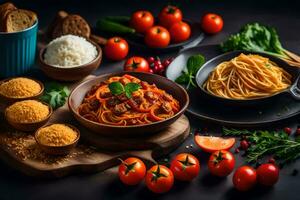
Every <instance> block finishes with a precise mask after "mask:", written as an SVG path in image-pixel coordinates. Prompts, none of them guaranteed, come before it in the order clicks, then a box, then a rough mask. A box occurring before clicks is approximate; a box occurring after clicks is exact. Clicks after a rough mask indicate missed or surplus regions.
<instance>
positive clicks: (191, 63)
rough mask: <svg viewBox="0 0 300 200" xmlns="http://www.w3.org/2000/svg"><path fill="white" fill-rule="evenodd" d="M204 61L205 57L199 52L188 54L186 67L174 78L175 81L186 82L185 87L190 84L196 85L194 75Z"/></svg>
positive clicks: (188, 86)
mask: <svg viewBox="0 0 300 200" xmlns="http://www.w3.org/2000/svg"><path fill="white" fill-rule="evenodd" d="M204 63H205V58H204V56H203V55H201V54H197V55H193V56H190V57H189V58H188V60H187V65H186V69H184V70H183V71H182V74H181V75H180V76H179V77H178V78H177V79H176V80H175V82H176V83H179V84H186V85H187V86H186V88H187V89H189V88H190V86H193V87H196V84H195V82H194V80H195V76H196V74H197V72H198V70H199V69H200V68H201V66H202V65H203V64H204Z"/></svg>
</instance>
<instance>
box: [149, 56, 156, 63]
mask: <svg viewBox="0 0 300 200" xmlns="http://www.w3.org/2000/svg"><path fill="white" fill-rule="evenodd" d="M147 61H148V63H153V62H154V61H155V58H154V57H149V58H148V59H147Z"/></svg>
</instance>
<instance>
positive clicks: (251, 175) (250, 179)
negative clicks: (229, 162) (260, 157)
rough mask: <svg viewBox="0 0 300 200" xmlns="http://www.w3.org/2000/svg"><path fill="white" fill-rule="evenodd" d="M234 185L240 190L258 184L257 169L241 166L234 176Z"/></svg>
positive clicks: (245, 189)
mask: <svg viewBox="0 0 300 200" xmlns="http://www.w3.org/2000/svg"><path fill="white" fill-rule="evenodd" d="M232 182H233V185H234V187H235V188H236V189H237V190H240V191H247V190H250V189H251V188H253V187H254V185H255V184H256V171H255V169H253V168H252V167H250V166H242V167H239V168H238V169H237V170H236V171H235V173H234V175H233V178H232Z"/></svg>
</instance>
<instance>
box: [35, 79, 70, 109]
mask: <svg viewBox="0 0 300 200" xmlns="http://www.w3.org/2000/svg"><path fill="white" fill-rule="evenodd" d="M69 95H70V90H69V88H68V87H67V86H64V85H61V84H59V83H57V82H50V83H46V84H45V92H44V94H43V96H41V98H40V100H41V101H43V102H45V103H48V104H49V105H50V106H51V107H52V108H53V109H57V108H59V107H61V106H63V105H64V104H65V103H66V101H67V99H68V96H69Z"/></svg>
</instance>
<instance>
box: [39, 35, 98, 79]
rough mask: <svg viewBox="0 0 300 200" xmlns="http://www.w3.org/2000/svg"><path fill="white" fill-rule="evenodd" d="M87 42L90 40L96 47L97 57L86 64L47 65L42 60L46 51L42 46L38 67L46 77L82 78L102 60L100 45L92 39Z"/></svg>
mask: <svg viewBox="0 0 300 200" xmlns="http://www.w3.org/2000/svg"><path fill="white" fill-rule="evenodd" d="M89 42H91V43H92V44H93V45H94V46H95V47H96V49H97V52H98V55H97V57H96V58H95V59H94V60H93V61H91V62H89V63H87V64H83V65H80V66H76V67H70V68H63V67H56V66H52V65H48V64H47V63H45V61H44V54H45V52H46V47H44V48H42V49H41V50H40V54H39V59H38V62H39V66H40V69H41V70H42V71H43V72H44V73H45V74H46V75H47V76H48V77H50V78H52V79H55V80H59V81H78V80H81V79H83V78H84V77H86V76H88V75H89V74H91V73H92V72H93V71H94V70H96V69H97V68H98V67H99V65H100V63H101V60H102V49H101V47H100V46H99V45H98V44H96V43H95V42H92V41H89Z"/></svg>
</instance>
